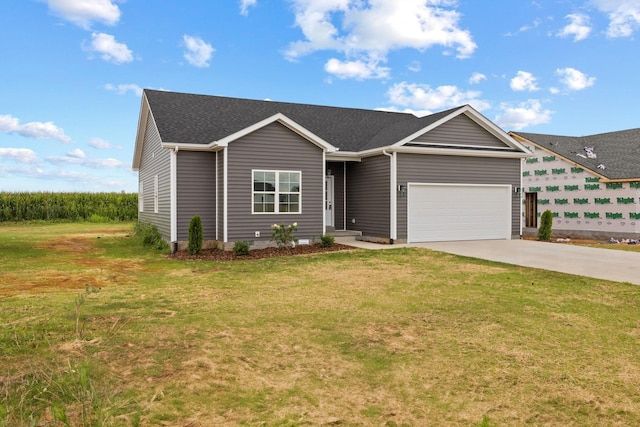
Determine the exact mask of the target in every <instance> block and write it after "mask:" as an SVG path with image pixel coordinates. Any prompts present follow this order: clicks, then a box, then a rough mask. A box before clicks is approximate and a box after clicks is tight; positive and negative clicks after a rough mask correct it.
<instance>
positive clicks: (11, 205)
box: [0, 192, 138, 222]
mask: <svg viewBox="0 0 640 427" xmlns="http://www.w3.org/2000/svg"><path fill="white" fill-rule="evenodd" d="M137 218H138V195H137V194H135V193H48V192H40V193H8V192H0V222H3V221H32V220H44V221H53V220H56V221H93V222H107V221H132V220H135V219H137Z"/></svg>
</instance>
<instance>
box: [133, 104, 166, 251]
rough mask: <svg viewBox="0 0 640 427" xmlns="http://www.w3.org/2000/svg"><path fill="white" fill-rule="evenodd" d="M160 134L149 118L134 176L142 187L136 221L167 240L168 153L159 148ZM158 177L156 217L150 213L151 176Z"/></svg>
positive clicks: (152, 212) (151, 195) (152, 180)
mask: <svg viewBox="0 0 640 427" xmlns="http://www.w3.org/2000/svg"><path fill="white" fill-rule="evenodd" d="M160 144H161V140H160V134H159V133H158V128H157V127H156V125H155V123H154V121H153V119H152V116H151V115H149V116H148V118H147V123H146V132H145V138H144V141H143V145H142V156H141V160H140V168H139V172H138V180H139V182H143V183H144V187H143V190H144V194H143V198H144V212H139V214H138V221H140V222H149V223H151V224H154V225H155V226H156V227H158V230H159V231H160V233H161V234H162V237H163V238H164V239H165V240H167V241H169V239H170V238H171V192H170V186H171V176H170V175H171V164H170V158H169V156H170V153H169V150H167V149H164V148H162V147H161V145H160ZM156 175H158V213H154V209H153V208H154V200H153V192H154V188H153V185H154V176H156Z"/></svg>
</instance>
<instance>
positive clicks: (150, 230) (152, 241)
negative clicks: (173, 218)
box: [133, 222, 169, 251]
mask: <svg viewBox="0 0 640 427" xmlns="http://www.w3.org/2000/svg"><path fill="white" fill-rule="evenodd" d="M133 235H134V236H135V237H136V238H138V239H140V240H141V241H142V245H143V246H145V247H151V248H154V249H158V250H161V251H168V250H169V243H167V242H166V241H165V240H164V239H163V238H162V234H160V231H159V230H158V227H156V226H155V225H153V224H151V223H148V222H139V223H138V224H136V226H135V228H134V229H133Z"/></svg>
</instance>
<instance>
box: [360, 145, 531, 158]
mask: <svg viewBox="0 0 640 427" xmlns="http://www.w3.org/2000/svg"><path fill="white" fill-rule="evenodd" d="M485 148H486V147H485ZM383 151H387V152H389V153H407V154H431V155H437V156H464V157H498V158H505V159H522V158H526V157H531V154H527V153H521V152H512V151H493V150H482V151H481V150H466V149H454V148H434V147H394V146H390V147H383V148H376V149H374V150H367V151H363V152H362V153H360V156H361V157H363V158H364V157H372V156H379V155H382V154H383Z"/></svg>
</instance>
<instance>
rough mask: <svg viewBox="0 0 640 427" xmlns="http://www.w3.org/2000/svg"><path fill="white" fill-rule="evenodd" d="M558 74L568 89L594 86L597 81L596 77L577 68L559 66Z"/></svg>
mask: <svg viewBox="0 0 640 427" xmlns="http://www.w3.org/2000/svg"><path fill="white" fill-rule="evenodd" d="M556 74H557V75H558V76H559V77H560V82H561V83H562V84H564V85H565V86H566V87H567V89H568V90H582V89H586V88H588V87H589V86H593V84H594V83H595V82H596V78H595V77H589V76H587V75H586V74H584V73H583V72H582V71H579V70H576V69H575V68H571V67H567V68H558V69H557V70H556Z"/></svg>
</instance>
